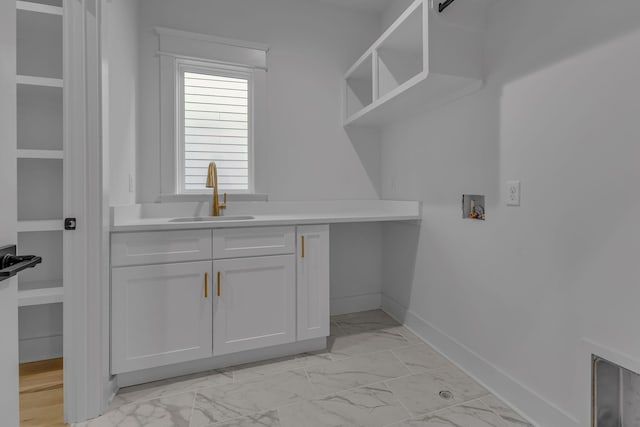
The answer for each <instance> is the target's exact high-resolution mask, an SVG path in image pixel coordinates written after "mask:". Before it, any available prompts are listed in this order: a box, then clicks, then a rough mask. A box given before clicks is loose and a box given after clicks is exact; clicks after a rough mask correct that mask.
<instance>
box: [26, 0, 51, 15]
mask: <svg viewBox="0 0 640 427" xmlns="http://www.w3.org/2000/svg"><path fill="white" fill-rule="evenodd" d="M16 9H18V10H27V11H29V12H38V13H47V14H49V15H60V16H62V8H61V7H59V6H50V5H48V4H42V3H34V2H30V1H21V0H18V1H16Z"/></svg>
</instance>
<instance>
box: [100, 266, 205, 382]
mask: <svg viewBox="0 0 640 427" xmlns="http://www.w3.org/2000/svg"><path fill="white" fill-rule="evenodd" d="M211 267H212V263H211V261H200V262H188V263H180V264H160V265H147V266H137V267H120V268H113V269H112V287H111V292H112V295H111V297H112V311H111V372H112V373H114V374H118V373H122V372H130V371H135V370H139V369H146V368H152V367H155V366H162V365H168V364H171V363H178V362H185V361H189V360H195V359H199V358H204V357H210V356H211V349H212V323H211V322H212V297H213V295H212V292H211V291H212V288H211V284H212V280H211V279H212V275H211Z"/></svg>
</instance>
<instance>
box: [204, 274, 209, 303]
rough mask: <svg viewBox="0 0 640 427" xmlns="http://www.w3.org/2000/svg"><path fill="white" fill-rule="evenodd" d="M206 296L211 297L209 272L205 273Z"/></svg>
mask: <svg viewBox="0 0 640 427" xmlns="http://www.w3.org/2000/svg"><path fill="white" fill-rule="evenodd" d="M204 297H205V298H209V273H207V272H205V273H204Z"/></svg>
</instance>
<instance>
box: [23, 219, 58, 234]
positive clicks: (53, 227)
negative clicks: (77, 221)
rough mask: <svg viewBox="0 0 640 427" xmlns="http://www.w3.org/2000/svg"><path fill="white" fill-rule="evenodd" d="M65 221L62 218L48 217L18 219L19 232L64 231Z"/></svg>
mask: <svg viewBox="0 0 640 427" xmlns="http://www.w3.org/2000/svg"><path fill="white" fill-rule="evenodd" d="M63 229H64V222H63V221H62V220H61V219H48V220H40V221H18V233H28V232H34V231H62V230H63Z"/></svg>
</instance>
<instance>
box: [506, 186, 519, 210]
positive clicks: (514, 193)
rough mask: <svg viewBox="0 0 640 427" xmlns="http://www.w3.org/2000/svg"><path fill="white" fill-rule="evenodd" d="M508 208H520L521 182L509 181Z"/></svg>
mask: <svg viewBox="0 0 640 427" xmlns="http://www.w3.org/2000/svg"><path fill="white" fill-rule="evenodd" d="M507 206H520V181H507Z"/></svg>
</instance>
